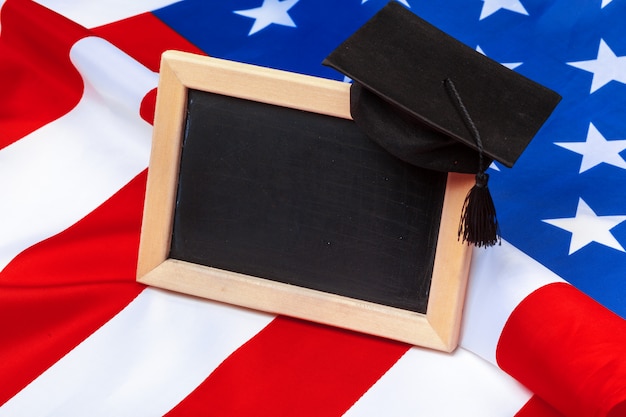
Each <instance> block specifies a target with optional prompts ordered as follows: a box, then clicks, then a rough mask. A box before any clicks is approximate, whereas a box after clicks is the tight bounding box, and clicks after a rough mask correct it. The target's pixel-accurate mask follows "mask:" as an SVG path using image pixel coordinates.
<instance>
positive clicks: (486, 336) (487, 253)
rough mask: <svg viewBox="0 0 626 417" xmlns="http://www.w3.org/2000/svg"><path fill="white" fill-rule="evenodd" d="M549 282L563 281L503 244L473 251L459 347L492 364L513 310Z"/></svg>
mask: <svg viewBox="0 0 626 417" xmlns="http://www.w3.org/2000/svg"><path fill="white" fill-rule="evenodd" d="M553 282H565V281H564V280H563V279H561V278H560V277H559V276H558V275H556V274H555V273H554V272H552V271H550V270H549V269H548V268H546V267H545V266H543V265H541V264H540V263H539V262H537V261H536V260H534V259H533V258H531V257H530V256H528V255H526V254H525V253H523V252H522V251H520V250H519V249H517V248H516V247H514V246H513V245H511V244H510V243H508V242H506V241H502V245H501V246H493V247H490V248H487V249H484V248H483V249H480V248H475V249H474V253H473V258H472V268H471V271H470V282H469V288H468V293H467V299H466V300H465V311H464V316H463V327H462V335H461V342H460V344H461V346H463V347H464V348H465V349H468V350H469V351H471V352H474V353H475V354H477V355H479V356H480V357H482V358H483V359H486V360H488V361H490V362H491V363H493V364H496V347H497V345H498V340H499V339H500V334H501V333H502V330H503V328H504V325H505V324H506V321H507V320H508V318H509V316H510V315H511V313H513V310H514V309H515V307H517V306H518V305H519V303H521V302H522V300H524V298H526V297H527V296H528V295H529V294H530V293H532V292H533V291H535V290H537V289H539V288H541V287H543V286H544V285H547V284H550V283H553Z"/></svg>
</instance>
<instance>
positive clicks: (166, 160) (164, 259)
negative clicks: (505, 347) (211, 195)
mask: <svg viewBox="0 0 626 417" xmlns="http://www.w3.org/2000/svg"><path fill="white" fill-rule="evenodd" d="M188 89H195V90H201V91H208V92H214V93H218V94H222V95H228V96H233V97H237V98H242V99H247V100H253V101H259V102H264V103H268V104H272V105H280V106H283V107H291V108H296V109H300V110H304V111H307V112H315V113H320V114H325V115H329V116H332V117H338V118H344V119H351V117H350V111H349V84H346V83H341V82H337V81H331V80H326V79H320V78H316V77H310V76H304V75H298V74H293V73H288V72H283V71H277V70H271V69H267V68H261V67H256V66H251V65H245V64H240V63H234V62H230V61H224V60H219V59H215V58H208V57H201V56H197V55H192V54H187V53H182V52H175V51H168V52H166V53H165V54H164V55H163V58H162V62H161V71H160V81H159V89H158V98H157V107H156V116H155V125H154V136H153V145H152V154H151V159H150V169H149V176H148V185H147V192H146V199H145V208H144V217H143V225H142V231H141V243H140V250H139V262H138V269H137V280H138V281H140V282H142V283H144V284H148V285H153V286H156V287H161V288H165V289H168V290H173V291H178V292H182V293H186V294H191V295H194V296H198V297H203V298H208V299H212V300H217V301H220V302H225V303H231V304H235V305H240V306H243V307H247V308H252V309H257V310H262V311H266V312H271V313H275V314H284V315H289V316H293V317H298V318H302V319H307V320H311V321H315V322H320V323H324V324H329V325H334V326H338V327H342V328H346V329H350V330H355V331H360V332H364V333H369V334H373V335H377V336H382V337H386V338H391V339H395V340H399V341H403V342H407V343H410V344H413V345H419V346H424V347H428V348H432V349H436V350H442V351H448V352H449V351H452V350H454V348H455V347H456V346H457V343H458V333H459V327H460V322H461V314H462V309H463V301H464V298H465V289H466V282H467V276H468V269H469V261H470V247H469V246H467V245H464V244H462V243H460V242H459V241H458V239H457V227H458V219H459V216H460V213H461V207H462V204H463V200H464V198H465V195H466V193H467V190H469V188H470V187H471V185H472V184H473V177H472V176H469V175H460V174H449V175H448V183H447V189H446V196H445V198H444V205H443V214H442V221H441V225H440V229H439V238H438V243H437V249H436V256H435V261H434V270H433V275H432V276H433V278H432V282H431V288H430V294H429V299H428V308H427V312H426V314H420V313H415V312H410V311H406V310H402V309H399V308H393V307H388V306H384V305H379V304H375V303H371V302H366V301H361V300H355V299H352V298H348V297H343V296H338V295H334V294H329V293H324V292H321V291H316V290H310V289H306V288H300V287H296V286H293V285H287V284H282V283H279V282H274V281H271V280H267V279H263V278H257V277H251V276H246V275H242V274H239V273H234V272H229V271H224V270H218V269H214V268H210V267H205V266H202V265H197V264H193V263H189V262H185V261H180V260H175V259H170V258H168V256H169V251H170V239H171V234H172V227H173V226H172V224H173V220H172V219H173V216H174V210H175V201H176V192H177V191H176V190H177V182H178V168H179V161H180V156H181V151H182V145H181V143H182V136H183V129H184V125H185V117H186V103H187V101H186V100H187V91H188Z"/></svg>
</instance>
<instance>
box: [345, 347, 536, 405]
mask: <svg viewBox="0 0 626 417" xmlns="http://www.w3.org/2000/svg"><path fill="white" fill-rule="evenodd" d="M530 397H531V393H530V392H528V391H527V390H526V389H525V388H523V387H522V386H521V385H520V384H519V383H518V382H516V381H515V380H513V378H511V377H509V376H508V375H506V374H505V373H504V372H502V371H500V370H499V369H498V368H496V367H495V366H492V365H491V364H489V363H488V362H486V361H484V360H482V359H481V358H479V357H477V356H475V355H474V354H472V353H470V352H468V351H466V350H464V349H457V350H456V351H455V352H454V353H453V354H446V353H441V352H435V351H430V350H426V349H419V348H413V349H411V350H409V351H408V352H407V353H406V354H405V355H404V356H403V357H402V358H401V359H400V360H399V361H398V363H396V365H395V366H393V367H392V368H391V369H390V370H389V371H388V372H387V374H385V375H384V376H383V377H382V378H381V379H380V380H379V381H378V382H377V383H376V384H375V385H374V386H373V387H372V388H370V390H369V391H368V392H367V393H365V395H364V396H363V397H362V398H361V399H360V400H359V401H358V402H357V403H356V404H354V406H353V407H352V408H351V409H350V410H348V412H347V413H346V414H345V416H346V417H380V416H385V417H406V416H428V417H430V416H437V417H456V416H470V415H471V416H481V417H504V416H514V415H515V413H517V412H518V411H519V410H520V408H522V407H523V406H524V404H526V402H527V401H528V400H529V399H530Z"/></svg>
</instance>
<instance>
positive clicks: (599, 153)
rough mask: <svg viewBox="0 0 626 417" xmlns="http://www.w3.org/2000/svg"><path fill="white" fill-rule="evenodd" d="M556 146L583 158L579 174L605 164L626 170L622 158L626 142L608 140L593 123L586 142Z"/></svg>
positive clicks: (557, 143)
mask: <svg viewBox="0 0 626 417" xmlns="http://www.w3.org/2000/svg"><path fill="white" fill-rule="evenodd" d="M555 145H557V146H560V147H562V148H565V149H568V150H570V151H572V152H576V153H578V154H580V155H582V156H583V160H582V162H581V163H580V171H578V173H579V174H582V173H583V172H585V171H587V170H589V169H591V168H593V167H595V166H596V165H600V164H601V163H603V162H604V163H605V164H609V165H614V166H616V167H618V168H622V169H626V161H625V160H624V158H622V157H621V156H620V152H622V151H623V150H624V149H626V140H606V139H605V138H604V136H602V134H601V133H600V132H599V131H598V129H596V127H595V126H594V125H593V123H589V130H588V131H587V140H586V141H585V142H555Z"/></svg>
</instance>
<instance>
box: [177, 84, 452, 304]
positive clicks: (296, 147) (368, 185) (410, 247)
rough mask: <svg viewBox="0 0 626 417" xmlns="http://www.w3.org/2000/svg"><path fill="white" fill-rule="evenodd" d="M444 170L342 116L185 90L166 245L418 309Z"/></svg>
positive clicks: (202, 258)
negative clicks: (407, 159)
mask: <svg viewBox="0 0 626 417" xmlns="http://www.w3.org/2000/svg"><path fill="white" fill-rule="evenodd" d="M446 177H447V174H445V173H439V172H434V171H427V170H421V169H418V168H415V167H413V166H411V165H409V164H407V163H404V162H402V161H400V160H398V159H397V158H395V157H393V156H391V155H390V154H389V153H387V152H386V151H384V150H383V149H382V148H380V147H379V146H378V145H376V144H375V143H374V142H372V141H371V140H369V139H368V138H367V137H366V136H364V134H363V133H361V131H360V130H359V129H358V128H357V127H356V126H355V124H354V123H352V122H351V121H348V120H345V119H339V118H336V117H330V116H325V115H321V114H317V113H310V112H304V111H301V110H295V109H290V108H285V107H279V106H273V105H269V104H265V103H259V102H255V101H250V100H242V99H238V98H234V97H228V96H224V95H219V94H213V93H208V92H203V91H198V90H190V91H189V95H188V106H187V121H186V127H185V137H184V139H183V151H182V159H181V164H180V174H179V182H178V184H179V186H178V196H177V199H176V201H177V203H176V210H175V214H174V227H173V232H172V246H171V253H170V256H171V257H172V258H174V259H180V260H184V261H189V262H193V263H197V264H202V265H206V266H211V267H215V268H220V269H226V270H230V271H234V272H240V273H243V274H247V275H253V276H259V277H265V278H268V279H272V280H276V281H279V282H284V283H288V284H293V285H298V286H302V287H306V288H312V289H315V290H320V291H325V292H330V293H334V294H339V295H344V296H347V297H352V298H357V299H361V300H365V301H372V302H375V303H380V304H385V305H389V306H392V307H398V308H402V309H407V310H411V311H416V312H419V313H425V312H426V306H427V304H428V293H429V289H430V281H431V277H432V269H433V262H434V257H435V248H436V246H437V234H438V230H439V221H440V217H441V209H442V205H443V197H444V192H445V186H446Z"/></svg>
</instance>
